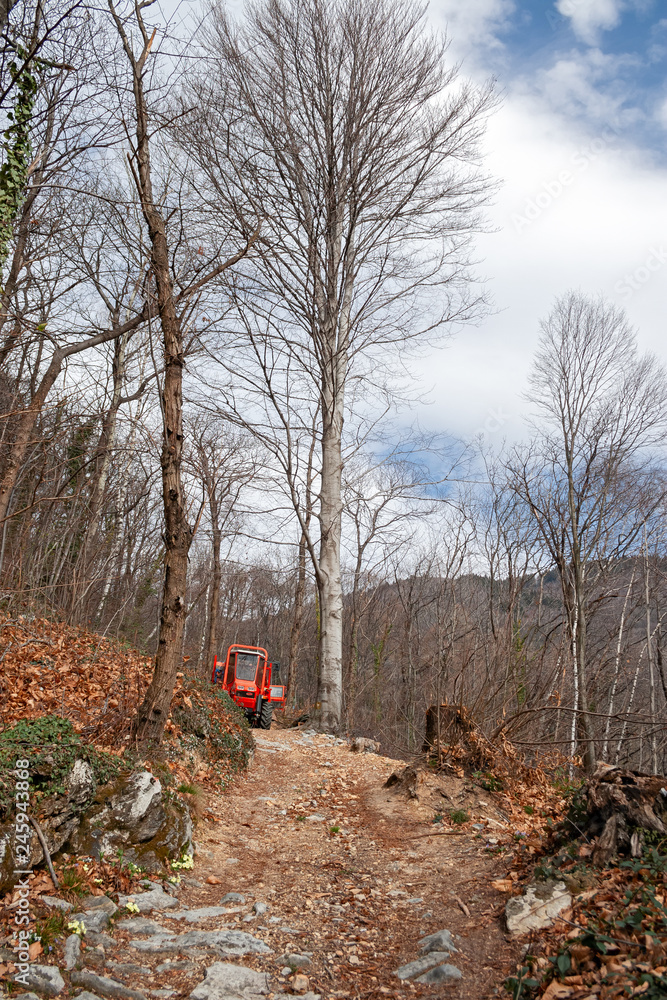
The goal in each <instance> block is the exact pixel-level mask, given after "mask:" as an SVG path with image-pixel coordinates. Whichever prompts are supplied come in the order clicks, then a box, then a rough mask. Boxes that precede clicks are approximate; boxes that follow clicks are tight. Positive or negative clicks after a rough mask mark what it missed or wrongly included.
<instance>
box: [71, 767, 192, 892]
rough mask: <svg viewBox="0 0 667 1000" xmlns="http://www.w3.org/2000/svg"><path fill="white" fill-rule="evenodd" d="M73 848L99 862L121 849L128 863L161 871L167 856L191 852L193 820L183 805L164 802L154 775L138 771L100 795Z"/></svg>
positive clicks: (73, 840) (79, 828) (149, 869)
mask: <svg viewBox="0 0 667 1000" xmlns="http://www.w3.org/2000/svg"><path fill="white" fill-rule="evenodd" d="M69 846H70V848H71V851H72V853H74V854H89V855H92V856H93V857H96V858H99V857H100V856H101V855H102V853H104V854H114V853H116V852H117V851H118V850H119V849H122V851H123V856H124V858H125V860H126V861H132V862H134V863H135V864H139V865H141V867H142V868H145V869H146V870H148V871H153V872H157V871H162V870H163V869H164V862H165V861H166V860H167V859H168V858H174V857H179V856H180V855H181V854H183V853H190V852H191V850H192V821H191V819H190V813H189V811H188V809H187V807H186V806H185V805H184V804H183V803H181V802H172V803H170V804H168V805H167V804H165V803H164V800H163V795H162V786H161V784H160V782H159V780H158V779H157V778H156V777H154V775H152V774H151V773H150V771H137V772H134V773H133V774H130V775H129V776H127V775H126V776H122V777H120V778H118V779H117V780H116V781H115V782H113V783H112V784H110V785H107V786H105V787H104V789H101V790H100V791H99V792H98V795H97V797H96V801H95V803H94V805H93V806H92V808H91V809H89V810H88V811H87V812H86V815H85V816H84V818H83V820H82V822H81V824H80V826H79V827H78V829H77V830H76V832H75V833H74V834H73V836H72V837H71V840H70V845H69Z"/></svg>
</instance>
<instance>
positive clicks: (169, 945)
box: [130, 934, 184, 955]
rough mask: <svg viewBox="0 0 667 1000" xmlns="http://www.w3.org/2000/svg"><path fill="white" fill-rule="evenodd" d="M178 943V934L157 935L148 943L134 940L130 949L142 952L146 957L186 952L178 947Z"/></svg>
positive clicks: (137, 939)
mask: <svg viewBox="0 0 667 1000" xmlns="http://www.w3.org/2000/svg"><path fill="white" fill-rule="evenodd" d="M181 936H182V935H181ZM177 941H178V937H177V935H176V934H156V935H154V937H151V938H149V939H148V940H147V941H141V940H139V938H132V939H131V941H130V948H134V950H135V951H140V952H142V953H143V954H144V955H170V954H173V952H178V951H182V950H184V949H181V948H179V947H178V946H177V944H176V942H177Z"/></svg>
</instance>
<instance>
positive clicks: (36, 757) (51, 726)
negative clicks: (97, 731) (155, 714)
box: [0, 715, 132, 817]
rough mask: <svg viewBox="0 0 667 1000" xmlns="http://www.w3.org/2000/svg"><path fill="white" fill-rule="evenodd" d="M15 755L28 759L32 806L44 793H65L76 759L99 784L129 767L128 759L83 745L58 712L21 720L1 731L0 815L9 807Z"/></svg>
mask: <svg viewBox="0 0 667 1000" xmlns="http://www.w3.org/2000/svg"><path fill="white" fill-rule="evenodd" d="M17 757H22V758H25V759H26V760H29V761H30V766H29V771H30V782H31V800H32V803H33V805H34V804H36V803H37V802H38V801H39V800H40V799H41V798H44V797H45V796H47V795H62V794H63V793H64V792H65V779H66V777H67V775H68V774H69V772H70V771H71V769H72V767H73V765H74V762H75V761H76V760H85V761H87V763H88V764H90V766H91V768H92V770H93V774H94V776H95V781H96V783H97V784H98V785H104V784H106V783H107V782H109V781H112V780H113V779H114V778H116V777H118V775H119V774H120V773H121V772H122V771H128V770H130V769H131V767H132V763H131V761H130V760H129V758H121V757H115V756H113V755H112V754H106V753H103V752H102V751H101V750H96V749H95V748H94V747H90V746H86V744H85V743H84V742H83V740H82V739H81V737H80V736H79V734H78V733H77V732H76V731H75V730H74V727H73V726H72V723H71V722H69V720H68V719H62V718H61V717H60V716H58V715H45V716H43V717H42V718H41V719H21V720H20V721H19V722H17V723H16V724H15V725H14V726H12V727H11V728H10V729H5V730H4V732H1V733H0V817H3V816H6V815H8V814H9V812H10V811H11V808H12V804H13V800H14V786H15V781H14V775H13V771H14V767H15V764H16V760H17ZM93 794H94V793H93ZM91 799H92V795H91ZM86 805H88V803H83V804H82V806H81V809H82V810H83V809H84V808H85V807H86Z"/></svg>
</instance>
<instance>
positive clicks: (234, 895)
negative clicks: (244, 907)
mask: <svg viewBox="0 0 667 1000" xmlns="http://www.w3.org/2000/svg"><path fill="white" fill-rule="evenodd" d="M225 903H245V896H242V895H241V893H240V892H227V893H225V895H224V896H223V897H222V899H221V900H220V906H224V905H225Z"/></svg>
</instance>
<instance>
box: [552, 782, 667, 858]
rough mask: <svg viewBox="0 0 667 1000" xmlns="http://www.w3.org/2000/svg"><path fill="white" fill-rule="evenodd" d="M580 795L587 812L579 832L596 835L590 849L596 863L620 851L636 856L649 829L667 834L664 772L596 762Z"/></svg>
mask: <svg viewBox="0 0 667 1000" xmlns="http://www.w3.org/2000/svg"><path fill="white" fill-rule="evenodd" d="M580 799H581V805H582V806H583V807H584V809H585V813H586V815H585V819H584V821H583V827H582V829H580V833H582V834H585V835H586V836H587V837H589V838H590V839H593V838H596V843H595V846H594V849H593V863H594V864H596V865H605V864H607V863H608V861H609V860H610V859H611V857H612V856H613V855H614V854H617V853H619V852H620V853H626V854H630V855H631V856H632V857H639V856H640V855H641V852H642V842H643V839H644V835H645V833H646V831H648V830H652V831H654V832H656V833H661V834H665V835H666V836H667V777H665V776H664V775H654V774H642V773H641V772H639V771H627V770H625V769H624V768H622V767H612V766H610V765H608V764H599V765H598V767H597V770H596V771H595V774H594V775H593V776H592V777H591V778H589V780H588V781H587V782H586V784H585V785H584V786H583V788H582V790H581V793H580ZM570 822H571V823H573V822H574V821H573V820H572V819H571V820H570ZM574 825H575V826H576V823H575V824H574ZM580 825H581V824H580Z"/></svg>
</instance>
